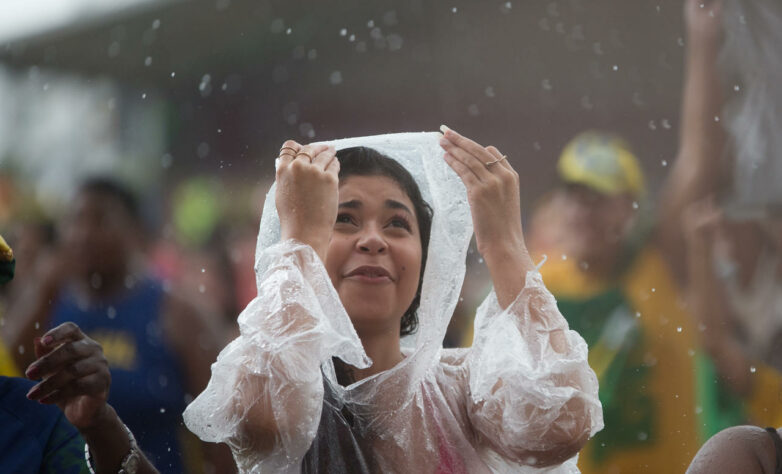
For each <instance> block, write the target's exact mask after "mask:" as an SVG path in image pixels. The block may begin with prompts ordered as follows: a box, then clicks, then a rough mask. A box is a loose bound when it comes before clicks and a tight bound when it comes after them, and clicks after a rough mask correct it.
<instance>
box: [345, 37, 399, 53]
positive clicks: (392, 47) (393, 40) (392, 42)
mask: <svg viewBox="0 0 782 474" xmlns="http://www.w3.org/2000/svg"><path fill="white" fill-rule="evenodd" d="M386 41H387V42H388V50H389V51H398V50H400V49H402V42H403V40H402V37H401V36H399V35H397V34H390V35H388V36H387V37H386ZM356 49H358V45H356Z"/></svg>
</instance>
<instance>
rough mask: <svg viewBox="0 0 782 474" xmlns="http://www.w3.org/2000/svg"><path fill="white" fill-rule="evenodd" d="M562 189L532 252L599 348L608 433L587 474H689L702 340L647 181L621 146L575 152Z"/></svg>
mask: <svg viewBox="0 0 782 474" xmlns="http://www.w3.org/2000/svg"><path fill="white" fill-rule="evenodd" d="M557 170H558V173H559V177H560V179H561V183H560V184H559V186H557V187H556V188H555V189H554V190H552V191H551V192H549V193H548V194H547V195H545V196H544V197H543V198H542V200H541V201H540V202H539V203H538V205H537V206H536V208H535V209H534V211H533V214H532V215H531V217H530V231H529V243H530V249H531V252H532V253H533V255H534V256H535V258H536V260H537V259H541V258H543V256H544V255H545V256H546V257H547V261H546V262H545V263H544V264H543V265H542V266H541V268H540V272H541V275H542V276H543V281H544V282H545V283H546V286H547V287H548V288H549V289H550V290H551V292H552V293H553V294H554V296H555V298H556V299H557V305H558V307H559V309H560V311H561V312H562V314H563V316H565V318H566V319H567V320H568V324H569V325H570V327H571V328H572V329H574V330H576V331H578V332H579V333H580V334H581V335H582V336H583V337H584V339H585V340H586V341H587V344H588V345H589V363H590V366H591V367H592V368H593V369H594V370H595V373H596V374H597V376H598V380H599V382H600V400H601V402H602V404H603V410H604V417H605V428H604V429H603V431H601V432H599V433H598V434H597V435H596V436H595V437H594V438H593V439H592V440H590V441H589V442H588V443H587V446H586V447H585V449H584V451H583V452H582V453H581V455H580V457H579V468H580V469H581V470H582V471H583V472H586V473H591V472H600V473H612V472H682V471H683V470H684V469H685V468H686V466H687V464H688V463H689V461H690V459H691V458H692V456H693V455H694V454H695V452H696V450H697V448H698V438H697V428H696V417H695V393H694V386H693V383H692V378H693V375H694V370H693V360H692V359H693V358H692V356H691V354H693V353H694V342H693V339H694V335H693V331H691V330H690V326H689V324H688V323H689V320H688V317H687V315H686V314H685V313H684V312H683V311H682V309H681V307H680V305H679V304H677V302H678V294H677V288H676V286H675V284H674V280H673V277H672V276H671V275H670V272H669V270H668V268H667V266H666V264H665V261H664V260H663V257H662V254H661V251H660V249H659V247H658V245H657V242H656V241H655V239H654V235H653V234H652V233H651V229H650V228H649V225H648V224H649V223H648V222H647V220H645V219H644V217H645V216H644V214H643V209H644V208H645V206H646V192H645V183H644V177H643V173H642V171H641V168H640V165H639V163H638V160H637V159H636V157H635V155H634V154H633V153H632V152H631V150H630V149H629V147H628V145H627V144H626V143H625V142H624V141H622V140H621V139H619V138H618V137H616V136H613V135H610V134H605V133H598V132H586V133H583V134H581V135H579V136H577V137H576V138H574V139H573V140H572V141H571V142H570V143H569V144H568V145H567V146H566V147H565V149H564V151H563V152H562V155H561V157H560V159H559V162H558V166H557Z"/></svg>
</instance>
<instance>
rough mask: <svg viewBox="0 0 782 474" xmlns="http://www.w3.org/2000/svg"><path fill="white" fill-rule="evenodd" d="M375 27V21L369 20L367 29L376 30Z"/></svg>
mask: <svg viewBox="0 0 782 474" xmlns="http://www.w3.org/2000/svg"><path fill="white" fill-rule="evenodd" d="M374 27H375V20H369V21H368V22H367V28H374Z"/></svg>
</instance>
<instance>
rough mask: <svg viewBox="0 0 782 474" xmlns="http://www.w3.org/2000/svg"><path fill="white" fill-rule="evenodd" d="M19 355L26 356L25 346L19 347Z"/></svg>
mask: <svg viewBox="0 0 782 474" xmlns="http://www.w3.org/2000/svg"><path fill="white" fill-rule="evenodd" d="M19 353H20V354H24V346H21V345H20V346H19Z"/></svg>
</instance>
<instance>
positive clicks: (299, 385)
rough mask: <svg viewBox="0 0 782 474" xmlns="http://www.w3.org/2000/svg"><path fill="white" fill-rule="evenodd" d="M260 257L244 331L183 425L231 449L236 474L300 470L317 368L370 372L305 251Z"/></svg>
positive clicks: (318, 387)
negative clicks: (334, 365) (332, 364)
mask: <svg viewBox="0 0 782 474" xmlns="http://www.w3.org/2000/svg"><path fill="white" fill-rule="evenodd" d="M261 259H262V260H264V259H265V261H264V262H263V263H262V264H261V265H259V267H258V268H265V271H264V273H263V274H262V275H261V276H260V278H259V279H258V281H259V285H258V296H257V297H256V298H255V299H254V300H253V301H252V302H251V303H250V304H249V305H248V306H247V308H246V309H245V310H244V311H243V312H242V313H241V314H240V316H239V329H240V335H239V337H237V338H236V339H235V340H234V341H232V342H231V343H230V344H229V345H228V346H226V347H225V349H223V350H222V352H221V353H220V355H219V356H218V357H217V361H216V362H215V363H214V364H213V365H212V377H211V380H210V381H209V384H208V386H207V388H206V389H205V390H204V392H203V393H201V394H200V395H199V396H198V397H197V398H196V399H195V400H194V401H193V403H191V404H190V405H189V406H188V407H187V409H186V410H185V413H184V419H185V424H186V425H187V427H188V428H189V429H190V430H191V431H192V432H193V433H195V434H197V435H198V436H199V437H200V438H201V439H202V440H204V441H210V442H225V443H227V444H228V445H229V446H231V449H232V450H233V452H234V458H235V459H236V460H237V462H238V464H239V465H238V467H239V469H240V471H241V472H298V470H299V469H300V462H301V459H302V458H303V456H304V454H305V453H306V451H307V450H308V449H309V447H310V445H311V443H312V440H313V439H314V437H315V434H316V432H317V428H318V423H319V421H320V415H321V409H322V403H323V378H322V374H321V369H320V366H321V364H322V363H323V362H324V361H326V360H328V359H330V358H331V357H332V356H334V355H336V356H338V357H340V358H342V359H343V360H344V361H345V362H348V363H350V364H352V365H354V366H357V367H367V366H368V365H369V359H368V358H367V357H366V355H365V353H364V351H363V348H362V346H361V343H360V340H359V339H358V336H357V335H356V332H355V330H354V329H353V326H352V324H351V323H350V319H349V318H348V315H347V313H346V312H345V310H344V308H343V307H342V305H341V303H340V301H339V297H338V295H337V293H336V291H335V290H334V288H333V286H331V284H330V279H329V278H328V274H327V273H326V269H325V268H324V266H323V264H322V263H321V261H320V259H319V257H318V256H317V254H316V253H315V252H314V251H313V250H312V248H311V247H309V246H306V245H303V244H300V243H297V242H295V241H286V242H281V243H279V244H276V245H274V246H272V247H269V248H267V249H266V250H265V251H264V252H263V254H262V255H261Z"/></svg>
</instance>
